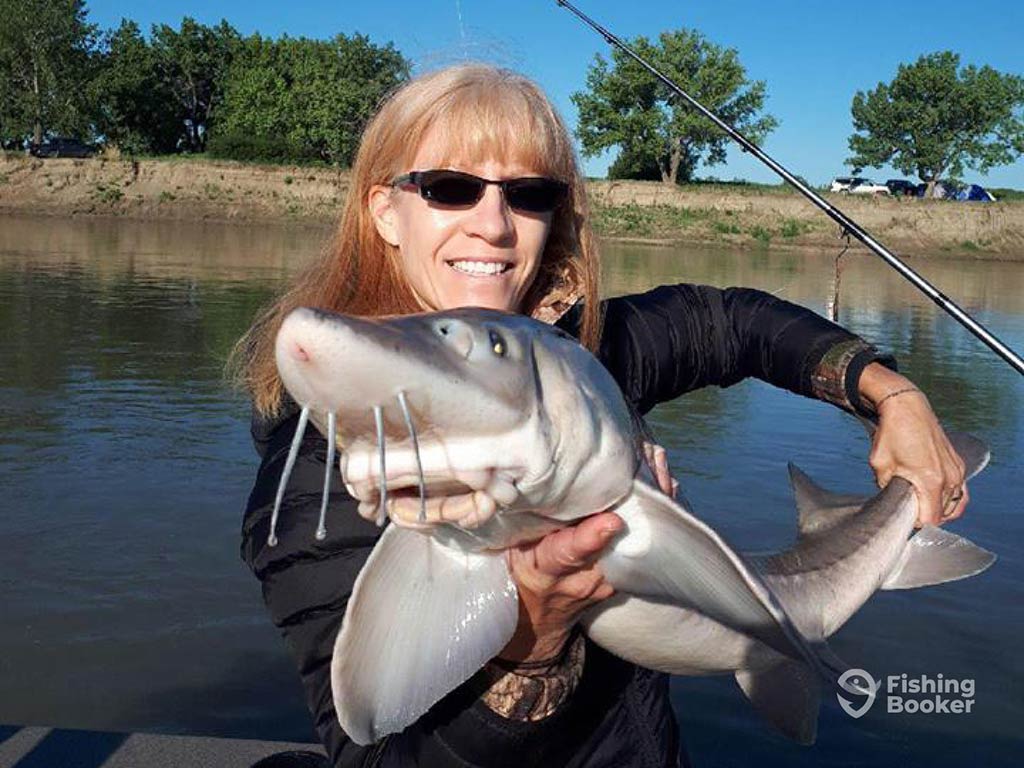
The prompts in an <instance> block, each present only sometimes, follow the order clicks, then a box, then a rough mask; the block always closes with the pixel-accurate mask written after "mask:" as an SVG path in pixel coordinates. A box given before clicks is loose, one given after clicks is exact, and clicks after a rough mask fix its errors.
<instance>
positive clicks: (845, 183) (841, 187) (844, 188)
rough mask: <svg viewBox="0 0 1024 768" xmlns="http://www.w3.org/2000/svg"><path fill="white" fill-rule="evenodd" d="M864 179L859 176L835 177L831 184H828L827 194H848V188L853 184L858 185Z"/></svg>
mask: <svg viewBox="0 0 1024 768" xmlns="http://www.w3.org/2000/svg"><path fill="white" fill-rule="evenodd" d="M862 181H866V179H864V178H862V177H861V176H836V178H834V179H832V183H831V184H829V187H828V191H829V192H849V191H850V187H852V186H853V185H854V184H858V183H860V182H862Z"/></svg>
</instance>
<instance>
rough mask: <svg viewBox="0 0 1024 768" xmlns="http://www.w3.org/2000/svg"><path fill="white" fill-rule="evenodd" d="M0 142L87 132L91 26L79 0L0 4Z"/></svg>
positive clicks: (13, 0) (15, 0)
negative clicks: (0, 134) (51, 134)
mask: <svg viewBox="0 0 1024 768" xmlns="http://www.w3.org/2000/svg"><path fill="white" fill-rule="evenodd" d="M0 19H2V21H0V81H3V84H4V85H3V87H2V90H0V110H2V112H0V130H2V132H3V135H2V136H0V139H2V140H4V141H5V142H6V141H10V140H14V139H22V138H24V137H25V136H27V135H31V136H32V141H33V142H35V143H37V144H38V143H40V142H41V141H42V140H43V138H44V137H45V136H46V134H48V133H51V132H61V133H82V134H85V133H88V132H89V129H90V123H91V120H90V117H91V116H90V112H91V110H90V105H89V104H88V101H87V88H86V87H85V86H86V84H87V83H88V80H89V77H90V73H91V70H92V65H93V56H92V53H93V50H94V48H95V38H96V28H95V26H93V25H92V24H89V23H87V22H86V9H85V3H84V2H81V0H0Z"/></svg>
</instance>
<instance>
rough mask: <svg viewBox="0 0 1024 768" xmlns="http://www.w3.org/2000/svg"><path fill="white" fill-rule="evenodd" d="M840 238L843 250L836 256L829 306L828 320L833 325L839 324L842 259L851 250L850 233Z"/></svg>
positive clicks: (844, 232)
mask: <svg viewBox="0 0 1024 768" xmlns="http://www.w3.org/2000/svg"><path fill="white" fill-rule="evenodd" d="M839 236H840V237H841V238H842V239H843V248H842V250H840V251H839V253H837V254H836V259H835V264H834V266H833V273H832V301H831V303H830V304H829V306H828V319H829V320H831V321H832V322H833V323H838V322H839V284H840V282H841V281H842V279H843V263H842V258H843V256H845V255H846V252H847V251H848V250H850V233H849V232H846V231H843V232H842V233H840V235H839Z"/></svg>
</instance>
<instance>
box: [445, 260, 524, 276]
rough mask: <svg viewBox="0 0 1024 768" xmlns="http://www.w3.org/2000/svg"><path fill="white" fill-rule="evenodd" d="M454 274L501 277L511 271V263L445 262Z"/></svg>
mask: <svg viewBox="0 0 1024 768" xmlns="http://www.w3.org/2000/svg"><path fill="white" fill-rule="evenodd" d="M445 263H446V264H447V265H448V266H449V267H451V268H452V269H454V270H455V271H456V272H461V273H463V274H464V275H473V276H474V277H476V276H480V277H490V276H494V275H501V274H504V273H505V272H508V271H509V270H510V269H512V263H511V262H508V261H471V260H468V259H459V260H454V259H453V260H450V261H447V262H445Z"/></svg>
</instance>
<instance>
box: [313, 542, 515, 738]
mask: <svg viewBox="0 0 1024 768" xmlns="http://www.w3.org/2000/svg"><path fill="white" fill-rule="evenodd" d="M518 612H519V601H518V596H517V593H516V587H515V584H514V583H513V582H512V579H511V577H510V576H509V573H508V566H507V564H506V561H505V556H504V553H490V552H485V553H466V552H462V551H459V550H456V549H454V548H451V547H447V546H445V545H443V544H440V543H438V542H437V541H435V540H434V539H433V538H432V537H431V536H429V535H424V534H422V533H419V532H416V531H411V530H408V529H403V528H399V527H398V526H395V525H391V526H389V527H388V529H387V530H386V531H384V534H383V535H382V536H381V538H380V540H379V541H378V542H377V545H376V547H374V550H373V552H372V553H371V555H370V558H369V560H368V561H367V563H366V565H365V566H364V567H363V570H362V571H361V572H360V574H359V578H358V579H357V580H356V584H355V588H354V590H353V593H352V598H351V600H350V601H349V604H348V610H347V611H346V613H345V620H344V622H343V624H342V629H341V632H339V633H338V638H337V640H336V642H335V644H334V656H333V658H332V660H331V687H332V689H333V693H334V706H335V709H336V711H337V714H338V720H339V722H340V723H341V726H342V728H344V729H345V732H346V733H347V734H348V735H349V736H350V737H351V738H352V740H353V741H355V742H356V743H358V744H371V743H373V742H375V741H378V740H379V739H381V738H383V737H384V736H386V735H388V734H389V733H395V732H398V731H401V730H402V729H404V728H405V727H406V726H408V725H410V724H411V723H413V722H415V721H416V720H417V719H419V718H420V717H421V716H422V715H423V714H424V713H426V711H427V710H428V709H430V707H431V706H432V705H433V704H434V703H435V702H437V701H438V700H440V699H441V698H442V697H443V696H444V695H445V694H447V693H448V692H449V691H452V690H453V689H455V688H456V687H458V686H459V685H460V684H462V683H463V682H465V681H466V680H468V679H469V678H470V677H471V676H472V675H473V674H474V673H475V672H476V671H477V670H478V669H480V667H482V666H483V665H484V664H485V663H486V662H487V660H488V659H491V658H493V657H494V656H495V655H497V653H498V652H499V651H500V650H501V649H502V648H503V647H504V646H505V645H506V644H507V643H508V641H509V639H510V638H511V637H512V633H513V632H514V631H515V627H516V622H517V620H518V615H519V613H518Z"/></svg>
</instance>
